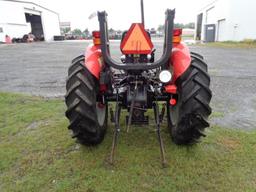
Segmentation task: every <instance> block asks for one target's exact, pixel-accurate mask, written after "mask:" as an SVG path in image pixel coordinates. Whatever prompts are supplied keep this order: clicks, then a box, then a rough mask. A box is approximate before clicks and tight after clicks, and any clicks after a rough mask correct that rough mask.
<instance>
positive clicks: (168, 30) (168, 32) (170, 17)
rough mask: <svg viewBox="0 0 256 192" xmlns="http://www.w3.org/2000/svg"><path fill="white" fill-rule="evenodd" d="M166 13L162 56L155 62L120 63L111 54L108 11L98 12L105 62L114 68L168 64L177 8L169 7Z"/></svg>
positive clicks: (147, 68) (124, 68)
mask: <svg viewBox="0 0 256 192" xmlns="http://www.w3.org/2000/svg"><path fill="white" fill-rule="evenodd" d="M165 15H166V18H165V39H164V51H163V55H162V57H161V58H160V59H159V60H157V61H156V62H154V63H121V62H120V63H118V62H116V61H115V60H113V59H112V58H111V56H110V51H109V39H108V24H107V13H106V12H105V11H102V12H98V19H99V24H100V39H101V52H102V56H103V59H104V61H105V63H106V64H108V65H109V66H111V67H113V68H116V69H120V70H150V69H155V68H159V67H165V66H164V65H167V63H168V61H169V58H170V54H171V51H172V38H173V23H174V17H175V9H174V10H171V9H167V10H166V12H165Z"/></svg>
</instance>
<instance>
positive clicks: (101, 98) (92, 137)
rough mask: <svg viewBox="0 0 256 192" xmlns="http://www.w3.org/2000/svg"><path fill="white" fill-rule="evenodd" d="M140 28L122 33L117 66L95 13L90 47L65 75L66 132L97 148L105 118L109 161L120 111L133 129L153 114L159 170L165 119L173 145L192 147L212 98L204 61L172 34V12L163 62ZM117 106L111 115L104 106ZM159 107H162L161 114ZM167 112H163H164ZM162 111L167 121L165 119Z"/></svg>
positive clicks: (101, 20)
mask: <svg viewBox="0 0 256 192" xmlns="http://www.w3.org/2000/svg"><path fill="white" fill-rule="evenodd" d="M141 4H142V23H134V24H132V25H131V28H130V29H129V30H128V31H126V32H124V33H123V36H122V40H121V46H120V48H121V52H122V54H123V55H122V56H121V61H115V60H113V59H112V58H111V56H110V49H109V46H110V44H109V39H108V24H107V14H106V12H105V11H103V12H98V20H99V26H100V31H94V32H93V44H92V45H90V46H89V47H88V48H87V50H86V52H85V54H84V55H81V56H79V57H77V58H75V59H74V60H73V61H72V65H71V66H70V67H69V69H68V78H67V84H66V89H67V93H66V96H65V101H66V105H67V111H66V116H67V118H68V119H69V121H70V125H69V127H68V128H69V129H71V130H72V131H73V138H76V139H77V140H78V141H79V142H80V143H81V144H84V145H90V146H91V145H98V144H100V143H101V142H102V141H103V139H104V136H105V134H106V130H107V121H108V114H110V116H111V118H110V119H111V121H112V122H114V123H115V129H114V136H113V144H112V150H111V156H110V161H111V163H113V155H114V150H115V146H116V143H117V138H118V133H119V132H120V126H119V120H120V114H121V109H125V110H127V111H128V113H129V115H128V116H127V117H126V125H127V131H128V130H129V127H130V125H131V124H137V125H141V124H148V122H149V119H148V116H145V112H146V111H147V110H148V109H153V111H154V118H155V124H156V132H157V136H158V140H159V143H160V149H161V157H162V162H163V164H165V163H166V160H165V153H164V147H163V142H162V138H161V134H160V124H161V123H162V120H163V118H165V117H166V116H167V122H168V129H169V130H170V135H171V138H172V140H173V142H174V143H176V144H178V145H190V144H194V143H196V142H197V141H198V140H199V138H200V137H201V136H205V134H204V133H203V131H204V129H205V128H206V127H209V123H208V122H207V118H208V116H209V115H210V114H211V108H210V106H209V103H210V100H211V97H212V92H211V90H210V88H209V86H210V76H209V74H208V71H207V64H206V63H205V61H204V58H203V57H202V56H201V55H199V54H196V53H192V52H190V51H189V48H188V47H187V46H186V45H185V44H184V43H182V42H181V35H182V30H181V29H174V28H173V26H174V16H175V10H170V9H167V11H166V13H165V14H166V19H165V38H164V49H163V55H162V57H161V58H160V59H159V60H157V61H155V58H154V51H155V50H154V49H153V44H152V42H151V37H150V34H149V33H148V32H147V31H146V30H145V29H144V14H143V12H144V11H143V2H142V1H141ZM109 102H115V112H113V110H112V109H109V113H108V103H109ZM159 103H164V104H165V105H163V107H162V109H161V110H159ZM165 109H167V110H165ZM165 111H166V115H165Z"/></svg>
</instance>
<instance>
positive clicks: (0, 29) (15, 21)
mask: <svg viewBox="0 0 256 192" xmlns="http://www.w3.org/2000/svg"><path fill="white" fill-rule="evenodd" d="M30 32H32V34H33V35H35V36H36V37H38V38H41V37H44V39H45V41H51V40H53V36H55V35H60V24H59V14H58V13H56V12H54V11H52V10H50V9H47V8H45V7H43V6H40V5H38V4H35V3H33V2H27V1H18V0H0V42H4V41H5V36H6V35H8V36H10V37H11V38H22V37H23V35H25V34H28V33H30Z"/></svg>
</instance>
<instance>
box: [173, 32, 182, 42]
mask: <svg viewBox="0 0 256 192" xmlns="http://www.w3.org/2000/svg"><path fill="white" fill-rule="evenodd" d="M181 35H182V29H174V30H173V38H172V42H173V43H180V42H181Z"/></svg>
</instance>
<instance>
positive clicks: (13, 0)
mask: <svg viewBox="0 0 256 192" xmlns="http://www.w3.org/2000/svg"><path fill="white" fill-rule="evenodd" d="M0 1H9V2H16V3H27V4H32V5H35V6H38V7H40V8H42V9H45V10H47V11H50V12H52V13H55V14H57V15H59V13H57V12H55V11H53V10H51V9H48V8H46V7H44V6H41V5H39V4H37V3H34V2H31V1H19V0H0Z"/></svg>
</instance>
